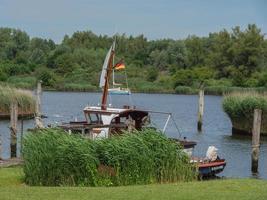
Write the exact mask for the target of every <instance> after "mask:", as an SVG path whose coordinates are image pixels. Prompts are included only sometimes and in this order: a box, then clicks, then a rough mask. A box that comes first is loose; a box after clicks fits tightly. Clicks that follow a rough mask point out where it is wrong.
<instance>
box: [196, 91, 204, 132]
mask: <svg viewBox="0 0 267 200" xmlns="http://www.w3.org/2000/svg"><path fill="white" fill-rule="evenodd" d="M203 114H204V90H203V89H200V90H199V96H198V119H197V130H198V131H202V124H203Z"/></svg>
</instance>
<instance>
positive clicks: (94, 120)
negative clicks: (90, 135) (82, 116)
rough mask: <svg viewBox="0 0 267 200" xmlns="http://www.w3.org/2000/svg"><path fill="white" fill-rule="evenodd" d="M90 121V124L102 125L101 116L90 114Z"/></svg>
mask: <svg viewBox="0 0 267 200" xmlns="http://www.w3.org/2000/svg"><path fill="white" fill-rule="evenodd" d="M88 121H89V123H90V124H101V123H102V120H101V115H99V114H97V113H90V114H88Z"/></svg>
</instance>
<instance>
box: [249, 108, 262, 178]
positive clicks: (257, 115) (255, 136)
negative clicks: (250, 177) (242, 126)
mask: <svg viewBox="0 0 267 200" xmlns="http://www.w3.org/2000/svg"><path fill="white" fill-rule="evenodd" d="M261 116H262V110H260V109H255V110H254V119H253V129H252V152H251V171H252V172H253V173H257V172H258V162H259V153H260V132H261Z"/></svg>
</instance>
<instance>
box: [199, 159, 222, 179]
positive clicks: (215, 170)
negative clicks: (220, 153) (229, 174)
mask: <svg viewBox="0 0 267 200" xmlns="http://www.w3.org/2000/svg"><path fill="white" fill-rule="evenodd" d="M197 166H198V171H199V175H200V176H201V177H210V176H215V175H216V174H219V173H221V172H222V171H223V170H224V168H225V166H226V162H225V160H224V159H221V160H216V161H213V162H208V163H198V164H197Z"/></svg>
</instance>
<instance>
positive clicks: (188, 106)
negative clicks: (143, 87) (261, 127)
mask: <svg viewBox="0 0 267 200" xmlns="http://www.w3.org/2000/svg"><path fill="white" fill-rule="evenodd" d="M100 99H101V94H100V93H82V92H43V96H42V110H43V114H45V115H46V116H47V117H48V118H46V119H44V121H45V123H46V124H53V125H56V124H60V123H61V122H64V121H65V122H66V121H70V120H74V119H75V118H77V119H78V120H83V119H84V118H83V117H84V116H83V112H82V110H83V108H84V106H86V105H98V104H99V102H100ZM221 101H222V97H220V96H209V95H206V96H205V110H204V120H203V123H204V124H203V131H202V133H199V132H198V131H197V109H198V96H196V95H172V94H139V93H135V94H132V95H131V98H130V96H112V98H110V99H109V102H111V103H112V106H114V107H116V106H120V107H121V105H126V104H127V105H129V104H134V105H135V106H136V107H137V108H143V109H146V110H154V111H164V112H172V113H173V116H174V119H175V121H176V123H177V125H178V127H179V130H180V133H181V134H182V136H183V137H184V136H185V137H187V138H188V139H190V140H194V141H196V142H197V143H198V144H197V146H196V148H195V152H194V154H195V155H197V156H205V154H206V150H207V148H208V146H211V145H214V146H216V147H217V148H218V149H219V151H218V153H219V156H220V157H221V158H225V159H226V161H227V166H226V168H225V170H224V172H222V173H221V174H220V175H221V176H225V177H252V176H253V175H252V174H251V171H250V165H251V158H250V153H251V137H244V136H232V134H231V122H230V120H229V118H228V117H227V115H226V114H225V113H224V112H223V110H222V106H221ZM151 118H152V122H153V124H154V126H156V127H157V128H159V129H162V128H163V127H164V124H165V122H166V120H167V116H166V115H159V114H152V117H151ZM19 123H20V122H19ZM23 124H24V130H26V129H27V128H31V127H33V120H25V121H24V123H23ZM8 126H9V121H0V134H1V135H0V136H1V139H2V143H3V144H2V157H3V158H9V157H10V153H9V152H10V147H9V140H10V136H9V130H8ZM18 127H19V128H20V124H19V125H18ZM19 132H20V130H19ZM166 134H167V135H168V136H169V137H179V133H178V131H177V130H176V128H175V126H174V123H173V122H172V121H170V122H169V125H168V127H167V130H166ZM18 141H20V135H19V136H18ZM18 149H20V145H19V144H18ZM257 177H259V178H263V179H267V139H266V138H261V147H260V160H259V174H258V175H257Z"/></svg>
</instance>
